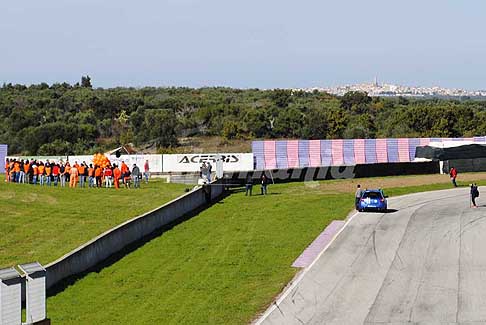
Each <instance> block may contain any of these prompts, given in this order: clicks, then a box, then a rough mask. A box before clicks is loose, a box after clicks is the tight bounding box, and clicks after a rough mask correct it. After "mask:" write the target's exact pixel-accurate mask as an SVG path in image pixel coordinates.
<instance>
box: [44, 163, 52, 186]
mask: <svg viewBox="0 0 486 325" xmlns="http://www.w3.org/2000/svg"><path fill="white" fill-rule="evenodd" d="M44 172H45V173H46V185H49V186H51V174H52V167H51V164H50V163H49V160H48V161H47V162H46V164H45V167H44Z"/></svg>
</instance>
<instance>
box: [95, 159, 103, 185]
mask: <svg viewBox="0 0 486 325" xmlns="http://www.w3.org/2000/svg"><path fill="white" fill-rule="evenodd" d="M102 174H103V169H102V168H101V167H100V166H98V165H96V166H95V178H96V187H98V188H99V187H101V186H102V184H101V175H102Z"/></svg>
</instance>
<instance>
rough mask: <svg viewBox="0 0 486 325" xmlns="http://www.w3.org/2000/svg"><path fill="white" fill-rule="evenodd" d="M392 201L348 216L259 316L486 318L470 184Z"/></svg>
mask: <svg viewBox="0 0 486 325" xmlns="http://www.w3.org/2000/svg"><path fill="white" fill-rule="evenodd" d="M483 190H486V189H484V188H483ZM480 192H481V193H486V191H481V189H480ZM478 201H479V203H480V202H481V198H479V200H478ZM389 207H390V208H391V209H397V210H398V211H396V212H393V213H386V214H383V213H359V214H357V215H355V216H354V217H352V219H351V220H350V221H349V223H348V224H347V226H346V227H345V228H344V230H343V231H342V232H341V234H340V235H339V236H338V237H337V238H336V239H335V240H334V242H332V244H331V245H330V246H329V248H328V249H327V250H326V251H325V252H324V253H323V254H322V255H321V256H320V257H319V259H318V260H317V261H316V262H315V263H314V264H313V265H312V266H311V267H310V268H309V269H307V270H305V271H304V272H305V273H303V275H302V276H301V278H300V279H298V280H297V281H298V282H296V283H295V284H294V285H293V286H291V287H290V288H289V290H287V291H286V292H285V293H284V294H283V295H282V297H281V300H282V301H279V303H278V308H277V307H276V306H277V304H274V305H272V307H270V308H269V310H268V311H267V313H266V315H265V316H264V317H262V318H261V319H260V320H259V322H261V323H262V324H279V325H280V324H340V325H342V324H409V323H414V324H486V207H480V208H478V209H472V208H470V207H469V188H458V189H452V190H444V191H436V192H428V193H417V194H412V195H407V196H403V197H398V198H391V199H389Z"/></svg>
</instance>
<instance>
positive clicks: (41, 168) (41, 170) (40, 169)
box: [39, 165, 45, 175]
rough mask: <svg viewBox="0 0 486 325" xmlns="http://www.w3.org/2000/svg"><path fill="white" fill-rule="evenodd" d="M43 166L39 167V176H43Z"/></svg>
mask: <svg viewBox="0 0 486 325" xmlns="http://www.w3.org/2000/svg"><path fill="white" fill-rule="evenodd" d="M44 168H45V167H44V166H43V165H40V166H39V175H44Z"/></svg>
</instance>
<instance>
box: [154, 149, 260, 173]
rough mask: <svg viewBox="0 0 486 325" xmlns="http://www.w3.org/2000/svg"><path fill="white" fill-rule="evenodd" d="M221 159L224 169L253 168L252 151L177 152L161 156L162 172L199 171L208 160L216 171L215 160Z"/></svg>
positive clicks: (244, 169) (246, 169) (243, 169)
mask: <svg viewBox="0 0 486 325" xmlns="http://www.w3.org/2000/svg"><path fill="white" fill-rule="evenodd" d="M218 159H221V160H222V161H223V170H224V171H249V170H253V154H252V153H219V154H218V153H211V154H177V155H164V156H163V161H164V162H163V170H164V173H173V172H199V169H200V167H201V165H202V163H203V162H210V163H211V165H213V170H214V171H216V161H217V160H218Z"/></svg>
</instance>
